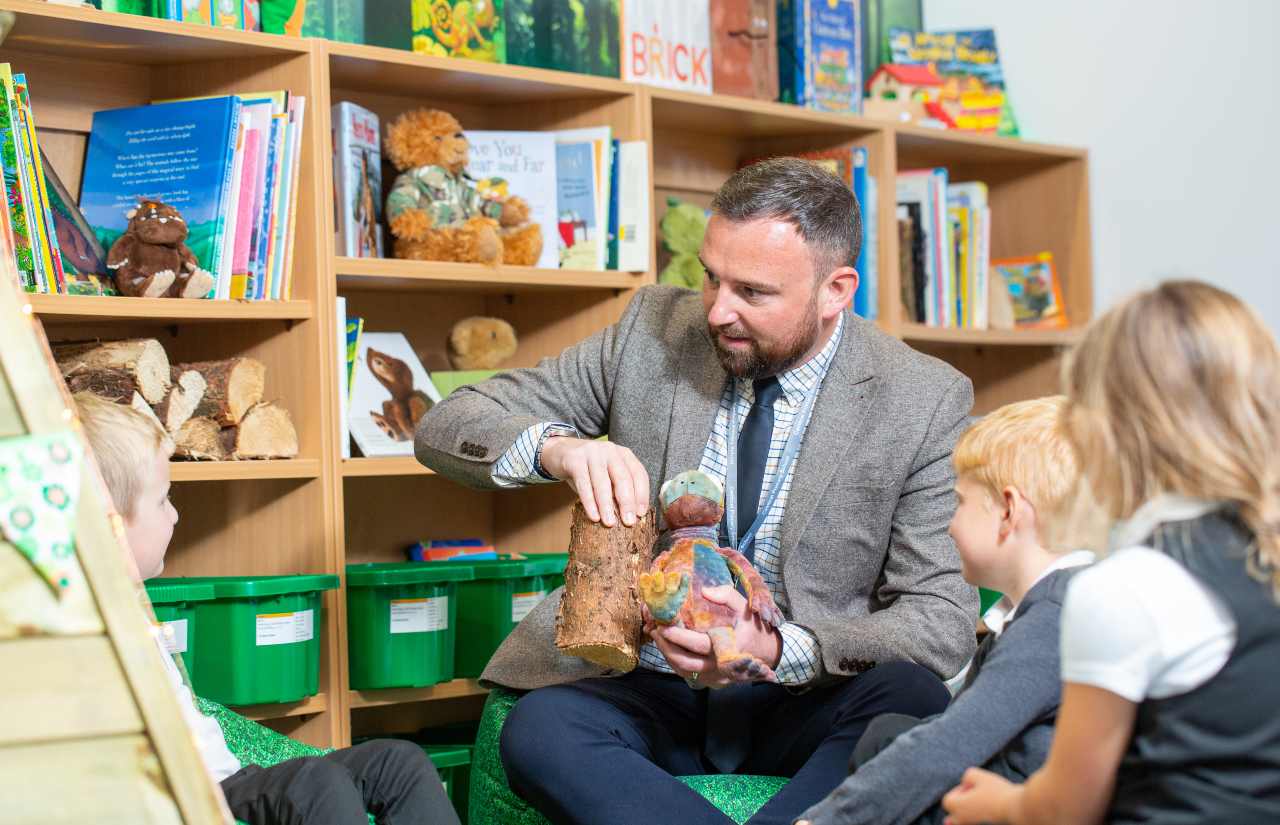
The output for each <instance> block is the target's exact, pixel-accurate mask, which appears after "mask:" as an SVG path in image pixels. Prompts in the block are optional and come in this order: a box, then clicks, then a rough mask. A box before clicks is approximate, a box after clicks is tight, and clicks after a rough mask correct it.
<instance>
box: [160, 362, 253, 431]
mask: <svg viewBox="0 0 1280 825" xmlns="http://www.w3.org/2000/svg"><path fill="white" fill-rule="evenodd" d="M178 369H179V370H181V371H183V372H185V371H187V370H195V371H196V372H198V373H200V374H201V375H202V376H204V380H205V384H206V386H205V391H204V396H203V397H202V398H201V399H200V403H199V404H198V405H197V406H196V408H195V411H194V412H193V413H192V415H193V416H197V417H202V418H212V419H213V420H214V421H216V422H218V425H219V426H221V427H230V426H232V425H235V424H239V423H240V419H242V418H244V416H245V413H247V412H249V410H250V409H251V408H252V407H253V406H254V405H255V404H258V403H260V402H261V401H262V392H263V385H264V384H265V383H266V373H267V368H266V367H265V366H263V364H262V362H261V361H259V360H258V359H256V358H248V357H237V358H225V359H223V360H221V361H196V362H194V363H190V364H179V365H178Z"/></svg>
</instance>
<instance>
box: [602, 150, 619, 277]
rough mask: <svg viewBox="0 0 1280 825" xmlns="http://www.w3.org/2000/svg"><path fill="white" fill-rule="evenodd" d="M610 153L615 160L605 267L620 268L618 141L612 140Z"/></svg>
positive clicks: (610, 195) (611, 176)
mask: <svg viewBox="0 0 1280 825" xmlns="http://www.w3.org/2000/svg"><path fill="white" fill-rule="evenodd" d="M611 144H612V148H611V150H610V154H611V155H612V156H613V162H612V163H610V164H609V180H610V183H611V186H610V188H609V233H608V246H607V249H606V250H605V261H604V268H605V269H615V270H616V269H617V268H618V188H619V187H618V183H619V182H618V141H617V140H614V141H612V142H611Z"/></svg>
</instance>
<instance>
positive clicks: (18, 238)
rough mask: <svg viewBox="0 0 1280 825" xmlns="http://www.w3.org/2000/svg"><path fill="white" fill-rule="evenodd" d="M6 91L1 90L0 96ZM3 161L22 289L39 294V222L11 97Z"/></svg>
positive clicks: (3, 120)
mask: <svg viewBox="0 0 1280 825" xmlns="http://www.w3.org/2000/svg"><path fill="white" fill-rule="evenodd" d="M8 72H9V65H8V64H7V63H6V64H0V76H3V75H5V74H8ZM3 91H4V90H3V89H0V93H2V92H3ZM0 97H3V98H5V99H2V100H0V158H3V165H4V185H5V190H6V192H7V195H8V208H9V223H10V226H11V227H12V234H13V245H14V256H15V259H16V262H17V265H18V271H19V273H20V275H21V277H22V287H23V290H24V291H26V292H35V291H37V287H38V284H39V280H38V279H37V276H36V267H37V264H36V256H37V255H38V250H37V248H36V243H35V238H36V235H35V230H34V227H33V226H31V224H30V221H33V220H34V219H35V215H34V213H32V214H28V213H29V208H30V206H31V205H32V204H33V203H34V201H31V200H30V195H29V193H28V192H27V187H26V182H25V179H24V175H23V172H22V159H21V154H20V152H19V141H20V138H19V136H18V131H17V127H16V125H15V118H14V115H15V114H16V112H15V111H14V109H13V107H12V106H11V105H10V104H9V102H8V100H7V98H8V95H7V94H0Z"/></svg>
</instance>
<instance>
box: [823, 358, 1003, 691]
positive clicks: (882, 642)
mask: <svg viewBox="0 0 1280 825" xmlns="http://www.w3.org/2000/svg"><path fill="white" fill-rule="evenodd" d="M972 406H973V385H972V384H971V383H970V382H969V379H968V378H966V377H964V376H963V375H958V376H957V377H956V378H955V380H953V381H952V382H951V383H950V385H948V387H947V388H946V390H944V391H943V392H942V393H941V395H940V396H939V400H938V403H937V405H936V406H935V408H934V410H933V414H932V416H931V417H930V423H929V426H928V428H927V430H926V432H925V436H924V439H923V441H922V442H921V444H920V446H919V448H918V449H917V451H916V455H915V459H914V461H913V462H912V466H911V470H910V472H909V474H908V476H907V479H906V482H905V484H904V485H903V487H902V491H901V494H900V496H899V498H898V504H897V507H896V508H895V510H894V513H893V521H892V526H891V530H890V536H889V550H888V554H887V555H886V557H885V562H884V569H883V573H882V578H881V581H880V584H879V585H878V587H877V588H876V598H877V600H878V601H880V602H881V603H882V604H884V605H885V607H883V608H882V609H880V610H876V611H874V612H872V613H870V614H869V615H867V616H865V617H863V618H860V619H858V620H856V621H855V622H853V623H851V624H849V625H848V626H845V627H841V628H839V629H835V628H830V629H829V630H830V631H831V632H828V633H825V634H823V633H819V634H818V636H819V640H820V641H821V642H822V645H823V651H822V658H823V664H824V665H825V667H826V669H827V671H828V672H832V673H839V672H848V670H849V669H850V664H849V663H854V669H855V670H857V671H858V672H861V670H863V669H865V668H867V667H873V666H875V665H876V664H877V663H879V662H886V661H904V660H905V661H911V662H916V663H917V664H920V665H923V666H924V667H927V668H929V669H930V670H932V671H933V672H934V673H936V674H937V675H938V676H940V677H942V678H943V679H948V678H950V677H951V676H953V675H955V674H956V673H958V672H959V671H960V668H962V667H964V664H965V662H967V661H969V658H970V657H971V656H973V653H974V649H975V648H976V646H977V640H976V634H975V628H976V626H977V622H978V591H977V589H976V588H974V587H973V586H972V585H970V584H968V583H967V582H965V580H964V579H963V578H962V577H961V575H960V556H959V553H958V552H957V551H956V547H955V542H953V541H952V539H951V536H950V534H949V533H948V532H947V528H948V525H949V524H950V521H951V516H952V514H953V513H954V511H955V471H954V469H953V468H952V466H951V451H952V449H953V448H954V447H955V443H956V439H957V438H958V437H959V436H960V433H961V431H962V430H963V429H964V427H965V425H966V421H967V416H968V414H969V410H970V409H971V408H972ZM842 663H844V664H842Z"/></svg>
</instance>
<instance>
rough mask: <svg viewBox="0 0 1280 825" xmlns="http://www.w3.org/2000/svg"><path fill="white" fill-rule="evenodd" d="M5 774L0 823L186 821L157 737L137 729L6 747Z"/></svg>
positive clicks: (195, 819)
mask: <svg viewBox="0 0 1280 825" xmlns="http://www.w3.org/2000/svg"><path fill="white" fill-rule="evenodd" d="M7 717H8V711H7V710H6V718H7ZM187 738H188V739H190V737H189V736H188V737H187ZM0 777H3V778H4V779H3V783H4V802H3V804H0V825H29V824H30V823H33V822H38V823H41V825H85V823H89V822H92V823H94V825H181V823H183V822H184V818H183V817H182V816H181V815H180V814H179V813H178V809H177V807H175V805H174V803H173V800H172V799H171V798H170V797H169V794H168V790H167V789H166V787H165V785H166V779H165V772H164V770H163V769H162V768H161V766H160V762H159V760H158V759H157V758H156V755H155V752H154V751H153V749H152V743H151V742H150V741H149V740H148V739H147V737H145V736H142V735H138V734H133V735H129V736H111V737H104V738H98V739H86V740H83V741H79V742H55V743H41V744H33V745H20V746H15V747H8V748H3V747H0ZM212 821H217V820H214V819H211V818H210V817H209V816H208V815H207V814H206V815H204V816H195V815H193V816H191V817H188V818H186V819H185V822H187V823H205V822H212Z"/></svg>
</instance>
